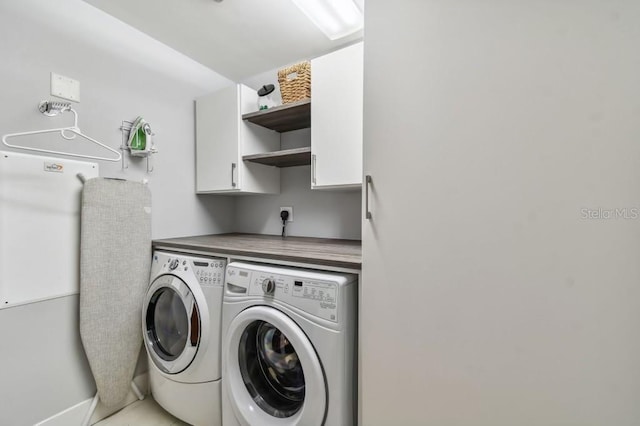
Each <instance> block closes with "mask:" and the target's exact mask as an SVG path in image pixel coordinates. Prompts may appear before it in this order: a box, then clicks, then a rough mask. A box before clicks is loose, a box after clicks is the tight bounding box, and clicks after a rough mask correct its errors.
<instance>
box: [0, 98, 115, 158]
mask: <svg viewBox="0 0 640 426" xmlns="http://www.w3.org/2000/svg"><path fill="white" fill-rule="evenodd" d="M38 110H40V112H41V113H42V114H44V115H46V116H48V117H53V116H55V115H58V114H62V113H63V112H65V111H71V112H72V113H73V126H70V127H60V128H57V129H45V130H33V131H30V132H19V133H9V134H6V135H4V136H2V143H3V144H5V145H6V146H8V147H10V148H16V149H23V150H26V151H37V152H45V153H48V154H59V155H68V156H70V157H80V158H88V159H91V160H104V161H114V162H115V161H120V159H121V158H122V155H121V154H120V153H119V152H118V151H116V150H115V149H112V148H110V147H108V146H107V145H105V144H103V143H102V142H98V141H97V140H95V139H93V138H91V137H89V136H87V135H85V134H84V133H82V131H81V130H80V128H79V127H78V113H77V112H76V111H75V110H74V109H73V108H71V104H69V103H64V102H51V101H42V102H40V104H39V105H38ZM41 133H60V136H62V137H63V138H64V139H67V140H73V139H75V138H76V136H80V137H81V138H84V139H86V140H88V141H89V142H91V143H94V144H96V145H99V146H101V147H102V148H104V149H106V150H108V151H110V152H112V153H113V154H115V156H114V157H100V156H95V155H86V154H77V153H74V152H66V151H56V150H51V149H42V148H33V147H28V146H20V145H13V144H10V143H9V142H7V139H9V138H15V137H19V136H28V135H38V134H41Z"/></svg>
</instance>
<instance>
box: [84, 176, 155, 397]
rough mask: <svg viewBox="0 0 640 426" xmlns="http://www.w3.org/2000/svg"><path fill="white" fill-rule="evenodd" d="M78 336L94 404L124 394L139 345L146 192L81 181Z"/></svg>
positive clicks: (147, 244) (133, 185) (145, 274)
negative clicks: (93, 386) (93, 390)
mask: <svg viewBox="0 0 640 426" xmlns="http://www.w3.org/2000/svg"><path fill="white" fill-rule="evenodd" d="M80 228H81V229H80V337H81V340H82V344H83V346H84V349H85V352H86V354H87V358H88V360H89V365H90V367H91V372H92V373H93V376H94V379H95V381H96V387H97V392H98V396H99V398H100V401H102V403H103V404H104V405H106V406H107V407H113V406H115V405H117V404H118V403H120V402H121V401H122V400H123V399H124V398H125V397H126V396H127V394H128V392H129V389H130V383H131V380H132V378H133V374H134V370H135V367H136V363H137V359H138V355H139V353H140V349H141V345H142V324H141V322H142V303H143V298H144V295H145V291H146V289H147V287H148V285H149V270H150V266H151V193H150V191H149V189H148V188H147V187H146V185H143V184H142V183H138V182H130V181H125V180H116V179H105V178H95V179H90V180H87V181H86V183H85V185H84V188H83V191H82V210H81V227H80Z"/></svg>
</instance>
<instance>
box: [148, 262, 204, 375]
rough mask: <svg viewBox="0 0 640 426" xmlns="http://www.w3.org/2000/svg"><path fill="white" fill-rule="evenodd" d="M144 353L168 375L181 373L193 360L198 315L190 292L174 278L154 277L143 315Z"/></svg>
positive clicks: (196, 341)
mask: <svg viewBox="0 0 640 426" xmlns="http://www.w3.org/2000/svg"><path fill="white" fill-rule="evenodd" d="M142 316H143V318H142V322H143V335H144V341H145V345H146V347H147V352H148V353H149V356H150V358H151V359H152V360H153V362H154V364H155V365H156V366H157V367H158V368H159V369H160V370H161V371H163V372H165V373H167V374H177V373H180V372H181V371H184V369H186V368H187V367H188V366H189V364H191V362H192V361H193V359H194V358H195V356H196V353H197V351H198V346H199V345H200V338H201V330H200V329H201V324H202V321H201V314H200V309H198V303H197V302H196V298H195V297H194V295H193V292H192V291H191V289H190V288H189V286H187V285H186V284H185V283H184V281H182V280H181V279H180V278H178V277H176V276H175V275H161V276H160V277H158V278H156V279H155V280H154V281H153V283H151V286H150V287H149V290H148V291H147V296H146V298H145V303H144V309H143V313H142Z"/></svg>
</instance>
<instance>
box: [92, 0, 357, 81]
mask: <svg viewBox="0 0 640 426" xmlns="http://www.w3.org/2000/svg"><path fill="white" fill-rule="evenodd" d="M85 1H86V2H87V3H89V4H91V5H93V6H95V7H97V8H99V9H101V10H103V11H104V12H106V13H108V14H110V15H112V16H114V17H116V18H118V19H119V20H121V21H123V22H125V23H127V24H129V25H131V26H132V27H134V28H137V29H138V30H140V31H142V32H144V33H146V34H148V35H150V36H151V37H153V38H155V39H157V40H158V41H160V42H162V43H164V44H166V45H168V46H170V47H172V48H173V49H175V50H177V51H179V52H181V53H183V54H185V55H187V56H189V57H190V58H192V59H194V60H195V61H197V62H200V63H201V64H203V65H205V66H206V67H209V68H210V69H212V70H214V71H216V72H218V73H219V74H221V75H223V76H225V77H227V78H229V79H231V80H234V81H241V80H243V79H245V78H247V77H250V76H254V75H256V74H259V73H261V72H264V71H267V70H271V69H275V68H279V67H282V66H284V65H288V64H291V63H293V62H297V61H299V60H302V59H310V58H313V57H316V56H319V55H322V54H324V53H327V52H330V51H332V50H335V49H337V48H339V47H341V46H344V45H346V44H351V43H352V42H354V41H355V40H359V39H361V38H362V31H360V32H358V33H356V34H353V35H351V36H348V37H345V38H343V39H340V40H334V41H331V40H328V39H327V38H326V37H325V35H324V34H323V33H322V32H321V31H320V30H319V29H317V28H316V27H315V26H314V25H313V24H312V23H311V22H310V21H309V20H308V19H307V18H306V16H305V15H304V14H303V13H302V12H301V11H300V10H299V9H298V8H297V7H296V6H295V5H294V4H293V2H292V1H291V0H224V1H222V2H220V3H218V2H216V1H214V0H135V1H131V0H85ZM358 3H362V1H361V0H359V1H358Z"/></svg>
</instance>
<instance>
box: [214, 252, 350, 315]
mask: <svg viewBox="0 0 640 426" xmlns="http://www.w3.org/2000/svg"><path fill="white" fill-rule="evenodd" d="M236 265H238V263H232V264H230V265H229V267H228V268H227V278H226V294H227V297H233V296H256V297H261V298H263V300H264V301H265V302H267V303H268V302H270V301H278V302H281V303H286V304H288V305H291V306H295V307H296V308H299V309H302V310H303V311H305V312H308V313H310V314H313V315H315V316H318V317H320V318H324V319H326V320H329V321H333V322H337V321H338V316H339V304H340V289H341V286H343V285H346V284H349V283H351V282H353V280H354V279H355V278H354V277H353V276H349V275H346V276H345V275H337V274H330V273H318V272H309V271H299V270H295V269H292V270H291V271H290V274H286V275H284V274H282V273H274V272H276V271H278V272H279V270H278V269H277V268H273V270H274V272H271V271H269V269H270V268H268V267H264V266H259V267H256V269H253V270H252V269H249V268H247V267H240V266H236ZM242 266H245V265H242ZM287 271H288V270H287Z"/></svg>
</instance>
